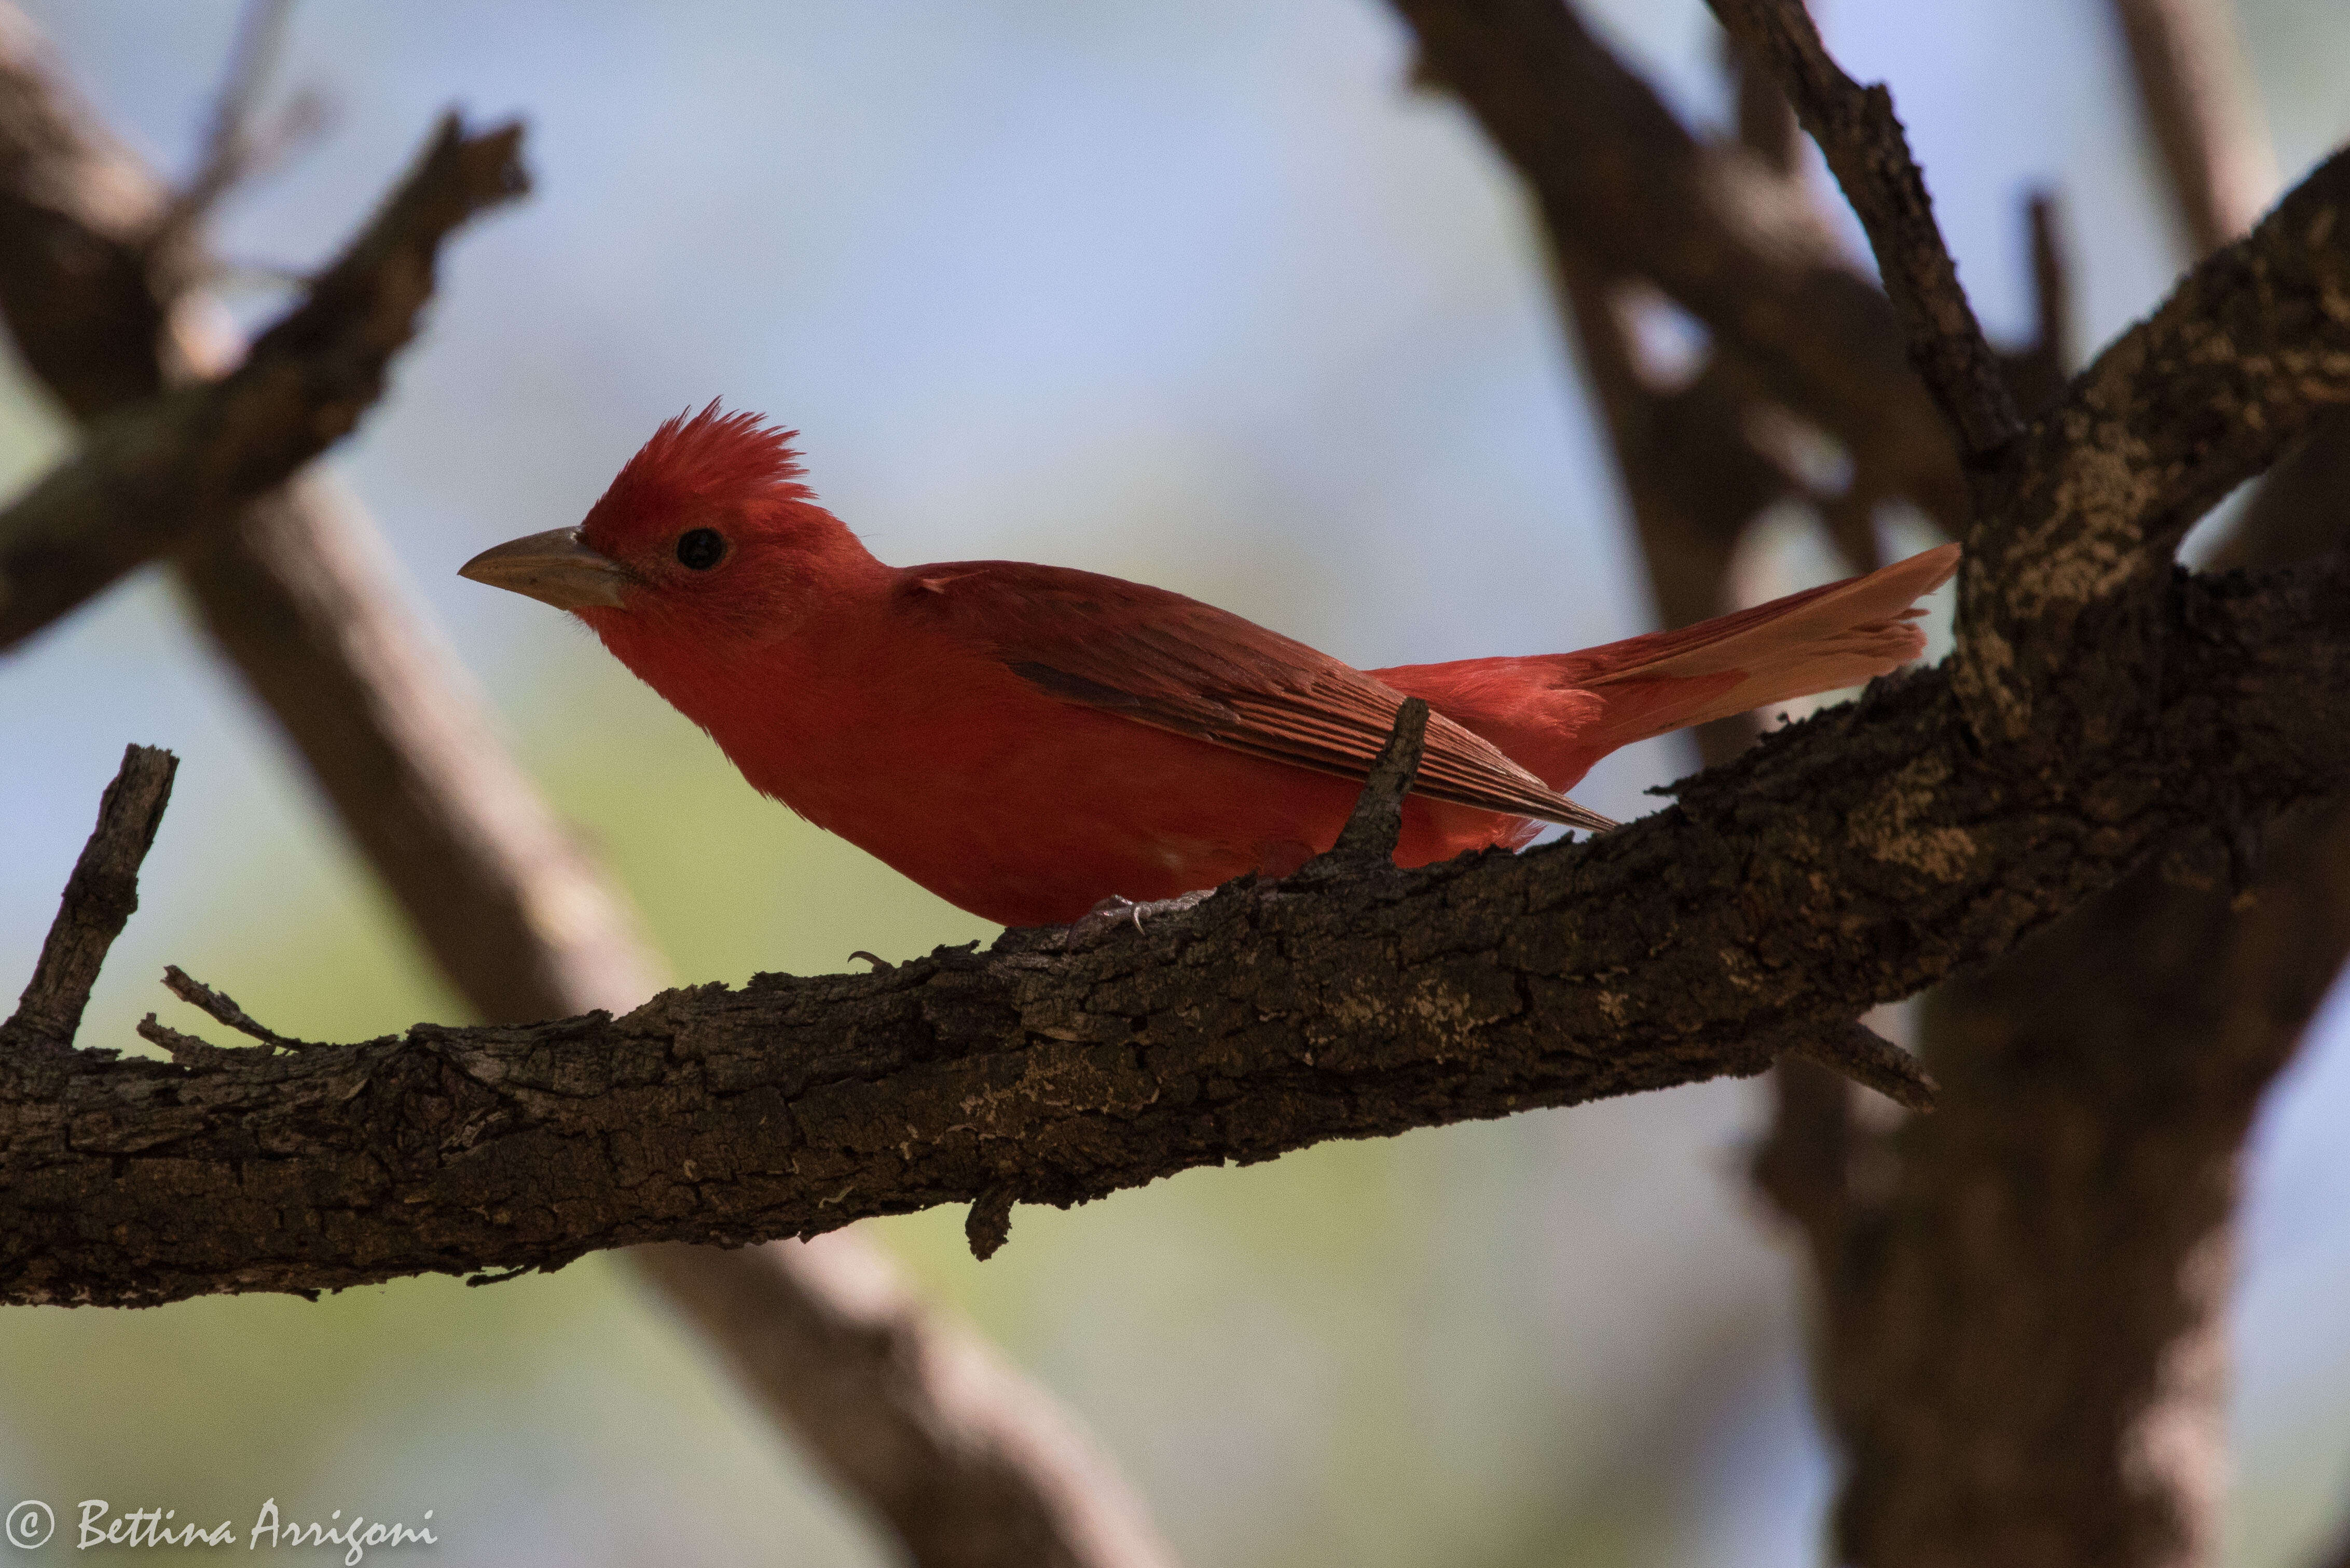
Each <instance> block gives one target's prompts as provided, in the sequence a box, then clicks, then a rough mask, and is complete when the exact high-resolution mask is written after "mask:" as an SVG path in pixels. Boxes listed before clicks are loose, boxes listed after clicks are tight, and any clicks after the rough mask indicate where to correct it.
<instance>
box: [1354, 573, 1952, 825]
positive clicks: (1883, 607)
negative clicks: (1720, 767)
mask: <svg viewBox="0 0 2350 1568" xmlns="http://www.w3.org/2000/svg"><path fill="white" fill-rule="evenodd" d="M1958 560H1959V547H1958V546H1957V545H1943V546H1941V547H1940V548H1939V549H1934V550H1928V551H1926V552H1925V553H1924V554H1922V555H1918V556H1910V557H1909V558H1908V560H1906V561H1897V562H1895V563H1894V564H1893V565H1891V566H1885V567H1882V568H1880V569H1878V570H1877V571H1874V572H1871V573H1870V574H1868V576H1865V577H1852V578H1848V579H1846V581H1844V582H1841V583H1831V584H1829V585H1828V586H1827V587H1820V588H1813V589H1810V590H1809V591H1807V592H1804V593H1799V594H1789V595H1788V596H1787V597H1784V598H1779V599H1773V600H1772V601H1771V602H1770V603H1769V604H1765V605H1757V606H1755V607H1753V608H1752V609H1748V610H1740V611H1738V612H1737V613H1735V614H1732V615H1726V616H1719V617H1716V618H1714V619H1712V620H1708V621H1700V622H1699V623H1698V624H1697V625H1695V626H1690V627H1683V628H1680V629H1679V630H1677V631H1660V632H1653V633H1650V634H1649V635H1648V636H1645V637H1633V638H1627V639H1624V640H1623V641H1621V642H1611V643H1607V644H1604V645H1602V646H1601V647H1598V648H1588V649H1583V650H1582V651H1580V652H1577V653H1560V654H1551V655H1548V656H1545V657H1541V658H1534V659H1468V660H1463V661H1461V662H1460V663H1457V664H1445V665H1419V666H1415V667H1411V668H1409V669H1400V670H1377V671H1374V672H1373V673H1375V674H1377V675H1378V677H1379V678H1380V679H1381V680H1386V681H1387V682H1388V684H1389V685H1391V686H1394V687H1395V688H1396V689H1397V690H1399V691H1404V692H1407V693H1409V694H1411V695H1414V696H1421V697H1425V698H1427V699H1428V701H1429V702H1430V705H1431V706H1432V707H1434V708H1435V709H1436V710H1437V711H1439V712H1440V713H1442V714H1444V715H1445V716H1446V717H1447V718H1450V719H1451V720H1452V721H1453V722H1456V723H1458V724H1460V725H1461V726H1462V727H1463V728H1465V729H1469V730H1472V731H1475V732H1477V733H1479V734H1481V735H1483V736H1484V737H1485V738H1486V739H1487V740H1490V741H1492V742H1493V743H1494V744H1496V745H1498V746H1500V747H1501V748H1502V750H1503V751H1504V752H1506V753H1509V754H1510V756H1511V757H1512V758H1513V760H1514V761H1516V762H1517V763H1519V764H1520V765H1521V766H1523V767H1525V768H1528V769H1530V770H1532V771H1533V772H1534V774H1537V775H1539V776H1540V777H1541V778H1542V779H1543V781H1544V783H1546V784H1549V785H1550V786H1551V788H1553V789H1555V790H1564V789H1565V788H1567V787H1568V786H1569V785H1571V784H1573V783H1574V782H1575V780H1576V779H1579V778H1581V777H1582V776H1583V774H1584V773H1585V771H1586V770H1587V769H1588V768H1589V767H1590V766H1591V764H1592V763H1595V762H1596V761H1598V760H1599V759H1600V758H1601V757H1604V756H1606V755H1607V753H1609V752H1612V751H1614V750H1616V749H1617V747H1618V746H1627V745H1629V744H1631V743H1632V742H1635V741H1645V740H1648V739H1649V738H1650V737H1651V736H1655V735H1661V734H1665V733H1667V732H1670V731H1673V730H1679V729H1684V728H1687V727H1688V726H1690V725H1691V724H1702V723H1705V722H1708V721H1709V720H1713V719H1723V718H1728V717H1729V716H1730V715H1731V714H1733V713H1743V712H1746V711H1750V710H1752V709H1755V708H1762V707H1767V706H1769V705H1770V704H1771V703H1773V702H1784V701H1791V700H1792V699H1794V698H1797V697H1808V696H1810V695H1811V694H1813V693H1814V692H1816V691H1834V690H1835V689H1836V688H1837V687H1839V686H1856V685H1858V684H1859V683H1860V682H1862V681H1864V680H1868V679H1869V678H1870V677H1872V676H1877V675H1882V674H1884V673H1885V672H1886V671H1887V670H1891V669H1893V668H1895V667H1896V666H1898V665H1900V664H1903V663H1905V662H1907V661H1908V660H1909V659H1915V658H1917V657H1918V654H1920V653H1922V652H1923V651H1925V647H1926V634H1925V633H1924V632H1923V631H1921V630H1919V629H1918V627H1917V625H1916V624H1915V622H1916V620H1917V618H1918V615H1919V614H1920V613H1921V612H1920V611H1919V610H1918V608H1917V605H1916V601H1917V600H1918V598H1920V597H1923V596H1924V595H1926V594H1928V593H1930V592H1932V591H1933V590H1934V589H1935V588H1937V587H1940V586H1941V585H1942V584H1943V583H1944V582H1945V581H1947V580H1948V579H1949V577H1950V574H1951V572H1953V571H1954V570H1956V569H1957V566H1958Z"/></svg>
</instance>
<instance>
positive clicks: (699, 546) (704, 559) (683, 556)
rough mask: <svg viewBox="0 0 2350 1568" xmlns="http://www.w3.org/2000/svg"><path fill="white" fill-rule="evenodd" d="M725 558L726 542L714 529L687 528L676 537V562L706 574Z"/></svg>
mask: <svg viewBox="0 0 2350 1568" xmlns="http://www.w3.org/2000/svg"><path fill="white" fill-rule="evenodd" d="M725 558H726V540H725V537H724V536H723V535H721V534H720V533H719V532H718V530H717V529H715V528H689V529H687V530H686V531H685V532H684V533H682V534H681V535H678V537H677V562H678V565H679V566H685V567H687V568H689V569H691V570H692V571H696V572H706V571H708V570H710V568H711V567H712V566H716V565H717V564H718V563H719V562H721V561H723V560H724V559H725Z"/></svg>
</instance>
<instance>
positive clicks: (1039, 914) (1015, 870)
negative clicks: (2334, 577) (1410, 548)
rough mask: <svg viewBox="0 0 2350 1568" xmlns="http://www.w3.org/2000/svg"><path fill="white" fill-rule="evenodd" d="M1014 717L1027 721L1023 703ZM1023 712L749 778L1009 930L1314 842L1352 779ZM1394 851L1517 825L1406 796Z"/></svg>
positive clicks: (1171, 887)
mask: <svg viewBox="0 0 2350 1568" xmlns="http://www.w3.org/2000/svg"><path fill="white" fill-rule="evenodd" d="M1023 717H1028V716H1027V715H1023ZM1039 717H1040V719H1041V722H1029V723H1026V724H1019V725H1010V724H991V725H987V726H972V727H969V728H968V729H967V731H966V732H963V733H961V734H957V733H951V732H950V733H940V732H931V733H929V734H927V735H924V736H922V737H920V740H919V742H908V741H906V740H904V739H902V738H900V737H898V736H893V735H890V734H887V733H871V734H842V735H839V736H837V737H834V738H833V743H832V744H830V745H827V746H826V747H825V748H823V749H822V753H823V754H821V755H816V754H813V753H810V754H804V755H803V756H802V757H800V758H798V759H796V760H795V763H794V764H793V765H792V766H790V767H789V768H787V769H784V770H780V771H779V772H780V773H781V774H788V775H790V776H764V777H763V776H759V774H754V772H753V770H752V769H751V768H750V767H748V766H746V767H745V768H744V769H743V771H744V773H745V774H748V775H751V782H752V783H753V784H756V785H758V786H759V787H760V788H761V789H764V790H765V791H766V792H767V793H768V794H774V795H775V796H777V797H778V798H780V799H782V800H783V801H785V803H786V804H787V805H791V806H792V807H793V808H794V809H795V810H797V811H798V812H799V813H800V814H801V815H805V816H806V817H807V818H809V820H811V821H813V822H815V823H816V825H817V826H821V827H824V828H827V829H828V830H830V831H832V832H834V833H837V834H839V835H840V836H842V837H844V838H846V839H847V840H849V842H851V843H853V844H855V845H857V846H859V847H860V848H863V849H865V850H866V851H867V852H868V853H870V854H872V855H873V856H875V857H878V858H879V859H880V860H882V861H884V862H886V863H888V864H889V865H890V866H891V867H895V868H896V869H898V870H899V871H900V872H902V873H904V874H905V875H906V876H908V877H911V878H912V879H913V880H914V881H916V882H919V883H920V884H921V885H922V886H923V887H925V888H929V889H930V890H931V891H932V892H934V893H936V894H938V895H939V896H940V897H941V898H945V899H946V900H947V901H948V902H950V903H951V904H954V905H956V906H958V907H959V908H962V909H968V910H970V911H971V912H972V913H973V914H976V915H979V916H982V917H983V918H984V919H991V920H999V921H1002V922H1003V924H1005V925H1009V926H1032V925H1053V924H1061V923H1064V922H1066V921H1069V920H1074V919H1077V918H1078V917H1079V916H1081V915H1083V914H1084V913H1085V912H1086V911H1087V910H1088V909H1092V908H1093V907H1094V906H1095V905H1096V904H1098V903H1100V902H1101V901H1102V900H1103V899H1105V898H1111V897H1113V896H1116V897H1120V898H1132V899H1135V900H1137V901H1138V902H1139V901H1145V900H1149V899H1154V898H1172V897H1174V896H1176V895H1177V894H1180V893H1187V892H1190V891H1191V890H1193V889H1195V888H1212V887H1214V886H1216V885H1217V884H1218V883H1221V882H1226V881H1229V880H1231V879H1232V877H1238V876H1241V875H1243V874H1244V873H1247V872H1251V871H1257V872H1262V873H1263V874H1265V875H1268V876H1284V875H1286V874H1288V873H1289V872H1290V871H1293V870H1295V868H1296V867H1297V866H1298V865H1299V864H1300V863H1302V862H1303V861H1304V860H1305V858H1306V857H1308V856H1310V855H1312V854H1315V853H1318V852H1320V851H1322V850H1325V849H1327V848H1328V847H1329V846H1330V845H1331V844H1332V843H1333V842H1334V841H1335V840H1336V837H1337V836H1338V831H1339V829H1340V828H1341V827H1343V826H1345V824H1346V820H1347V814H1348V812H1350V811H1351V810H1352V809H1353V806H1354V803H1355V800H1356V798H1357V795H1358V794H1360V793H1361V786H1360V785H1359V784H1356V783H1355V782H1353V781H1351V780H1347V779H1343V778H1337V777H1334V776H1331V775H1327V774H1317V773H1313V772H1310V771H1308V770H1306V769H1303V768H1296V767H1291V766H1289V765H1287V764H1285V763H1275V762H1269V761H1266V760H1264V759H1263V758H1258V757H1252V756H1249V755H1247V754H1245V753H1240V752H1233V751H1229V750H1227V749H1225V748H1223V747H1222V746H1218V745H1215V744H1213V743H1212V742H1206V741H1199V740H1194V739H1192V738H1191V737H1190V736H1186V735H1178V734H1174V733H1172V732H1168V731H1164V730H1158V729H1153V728H1151V727H1149V726H1148V725H1144V724H1139V723H1136V722H1133V721H1131V720H1128V719H1123V718H1119V717H1118V716H1116V715H1114V714H1108V713H1103V712H1099V711H1095V710H1092V709H1087V708H1079V707H1075V706H1070V705H1066V704H1062V703H1058V702H1052V703H1050V705H1049V707H1048V708H1047V709H1045V711H1043V712H1042V713H1041V715H1040V716H1039ZM1404 815H1405V821H1404V835H1403V839H1402V842H1401V843H1399V846H1398V849H1397V856H1396V857H1397V859H1398V860H1399V862H1401V863H1402V864H1405V865H1419V864H1423V863H1425V862H1427V861H1430V860H1437V859H1444V858H1449V857H1451V856H1453V855H1457V854H1459V853H1461V851H1462V850H1464V849H1471V848H1479V847H1482V846H1486V845H1490V844H1495V843H1505V842H1515V841H1517V840H1518V839H1520V838H1522V837H1523V826H1524V825H1523V823H1521V822H1520V820H1519V819H1517V818H1513V817H1504V816H1496V815H1492V814H1491V813H1488V812H1480V811H1471V810H1469V809H1467V808H1463V807H1458V806H1451V805H1442V804H1440V803H1436V802H1430V801H1426V800H1422V799H1420V798H1419V797H1414V798H1413V799H1412V800H1410V801H1409V802H1408V803H1407V804H1406V809H1405V814H1404Z"/></svg>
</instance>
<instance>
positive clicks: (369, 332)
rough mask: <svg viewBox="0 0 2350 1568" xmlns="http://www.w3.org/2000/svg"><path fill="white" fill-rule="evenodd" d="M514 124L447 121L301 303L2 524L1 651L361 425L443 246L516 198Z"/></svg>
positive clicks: (112, 429) (119, 422) (155, 403)
mask: <svg viewBox="0 0 2350 1568" xmlns="http://www.w3.org/2000/svg"><path fill="white" fill-rule="evenodd" d="M521 144H522V130H521V128H520V127H519V126H511V125H510V126H506V127H504V128H502V129H499V130H492V131H489V132H486V133H484V134H482V135H478V136H473V135H468V134H466V133H465V131H464V130H463V127H462V126H461V125H460V124H459V122H458V119H457V118H456V116H454V115H451V116H449V117H448V118H447V119H443V120H442V124H441V126H440V129H439V130H437V131H435V133H434V134H433V137H432V140H431V141H430V142H429V143H428V144H427V145H426V147H425V150H424V152H423V154H422V156H421V158H420V160H419V161H418V162H417V165H416V167H415V169H414V170H413V171H411V173H410V174H409V176H408V178H407V179H406V180H405V181H403V182H401V184H400V187H399V188H398V189H397V190H396V191H394V192H393V193H392V195H391V198H390V200H389V201H388V202H385V204H384V206H383V209H382V210H381V211H380V212H379V213H377V214H376V216H375V218H374V220H373V221H372V222H370V223H369V224H368V226H367V228H366V229H364V230H363V231H361V233H360V234H359V236H358V237H357V238H356V239H355V240H354V241H353V242H352V243H351V244H350V246H349V248H348V249H347V250H346V251H345V252H344V253H343V254H342V256H341V258H340V259H338V261H337V262H336V263H335V264H334V265H332V266H331V267H329V268H328V270H327V271H326V272H325V273H324V274H322V275H320V276H319V277H318V278H317V281H316V282H315V283H314V284H312V286H311V287H310V291H309V296H308V297H307V299H305V300H304V301H303V303H302V304H301V305H300V306H297V307H296V309H295V310H294V311H293V312H292V313H291V314H289V315H288V316H286V317H285V318H284V319H283V320H281V321H279V322H278V323H277V324H276V326H275V327H271V328H270V329H269V330H268V331H267V332H265V333H264V334H263V335H262V337H260V338H259V339H258V340H257V341H256V342H255V344H254V346H253V349H252V352H251V353H250V354H248V355H247V356H246V357H245V359H244V364H242V365H240V366H239V367H238V368H237V369H235V370H234V371H232V372H231V373H230V374H228V375H227V376H225V377H224V378H223V379H220V380H219V381H216V382H211V383H206V384H203V385H197V386H190V387H186V388H183V389H178V390H175V391H170V392H165V393H163V394H161V395H160V396H159V397H157V398H156V399H154V400H151V401H149V402H145V403H141V404H139V405H136V406H133V407H130V408H126V409H124V410H122V411H121V412H120V413H119V414H115V415H113V416H111V417H109V418H108V419H107V420H105V421H103V422H101V423H100V424H99V425H98V426H96V427H95V428H93V429H92V430H91V431H90V432H89V435H88V440H87V442H86V444H85V447H84V450H83V451H82V452H81V454H80V455H79V456H78V457H76V458H74V459H72V460H70V461H68V462H66V463H65V464H64V465H62V466H61V467H59V468H58V469H57V471H56V472H52V473H51V474H49V475H48V477H47V478H46V479H44V480H43V481H42V482H41V483H39V484H37V485H36V486H35V487H34V489H33V491H32V493H30V494H29V495H27V496H26V497H25V498H24V499H22V500H20V501H19V502H17V503H16V504H15V505H14V506H12V507H10V508H9V509H8V510H7V512H5V514H0V649H8V648H12V647H14V646H16V644H18V643H20V642H22V641H23V640H24V639H26V638H27V637H29V636H31V635H32V634H33V633H34V632H36V631H37V630H39V629H40V628H43V627H45V626H47V625H48V624H49V623H50V622H51V621H54V620H56V619H57V618H58V617H59V616H62V615H64V614H66V613H67V612H68V611H69V610H71V609H72V608H74V607H76V606H77V605H79V604H81V603H82V602H83V601H84V600H86V599H88V597H90V596H91V595H93V594H96V593H98V592H99V590H101V589H103V588H105V587H107V586H108V585H109V584H111V583H113V582H114V581H115V580H116V579H118V578H120V577H121V576H123V575H124V574H126V573H128V572H129V571H130V570H131V569H132V568H133V567H135V566H140V564H141V563H143V562H145V561H148V560H150V559H152V558H153V557H154V556H158V555H161V554H162V553H164V552H166V551H168V550H171V549H173V548H176V547H178V546H179V545H182V544H183V543H185V542H186V541H188V540H190V539H191V538H201V537H203V536H205V535H210V534H213V533H216V532H217V531H218V530H220V529H222V528H224V527H226V526H227V525H228V524H230V523H231V522H232V521H233V520H234V518H235V517H236V516H237V515H238V514H240V513H241V512H242V511H243V510H244V507H245V506H246V505H247V504H250V503H251V502H253V501H254V500H255V499H256V498H257V497H259V496H260V495H261V494H262V493H265V492H266V491H268V490H271V489H273V488H275V487H276V485H278V484H280V483H283V482H284V481H285V480H286V478H287V477H289V476H290V475H291V474H292V473H293V472H294V471H295V470H296V469H297V468H299V467H301V466H302V464H304V463H305V462H308V461H309V460H310V459H311V458H313V457H316V456H317V454H318V453H319V452H323V451H325V450H326V449H327V448H328V446H330V445H332V444H333V443H334V442H335V441H338V440H339V439H340V438H341V437H342V436H343V435H345V434H346V433H348V431H350V430H351V428H352V427H353V426H354V425H356V424H357V423H358V422H359V416H360V415H361V414H362V413H363V412H364V411H365V410H367V408H368V406H369V404H371V403H373V402H374V401H375V400H376V398H377V397H378V396H379V395H380V393H381V391H382V389H383V384H384V375H385V371H386V368H387V367H388V365H389V364H390V358H391V356H392V355H393V354H394V353H396V352H398V351H399V349H400V348H401V347H402V346H403V345H405V344H406V343H407V342H408V340H409V338H410V337H412V336H413V335H414V333H415V330H416V323H417V317H418V315H419V313H420V312H421V310H422V308H423V306H424V303H425V301H426V300H427V299H428V298H429V297H430V296H431V295H432V275H433V261H434V258H435V256H436V255H437V254H438V252H439V249H440V246H441V242H442V240H443V239H445V238H446V237H447V236H448V234H450V232H451V231H452V230H453V229H455V228H456V227H457V226H458V225H459V224H461V223H463V222H464V221H465V220H466V219H468V218H470V217H472V216H473V215H474V214H475V213H480V212H482V211H484V209H487V208H489V207H494V206H496V205H498V204H499V203H501V202H506V201H510V200H512V199H513V198H514V197H515V196H517V195H519V194H520V193H521V192H523V190H524V189H525V183H526V182H525V176H524V174H523V171H522V165H521V163H520V162H519V161H518V154H519V152H520V150H521Z"/></svg>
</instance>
